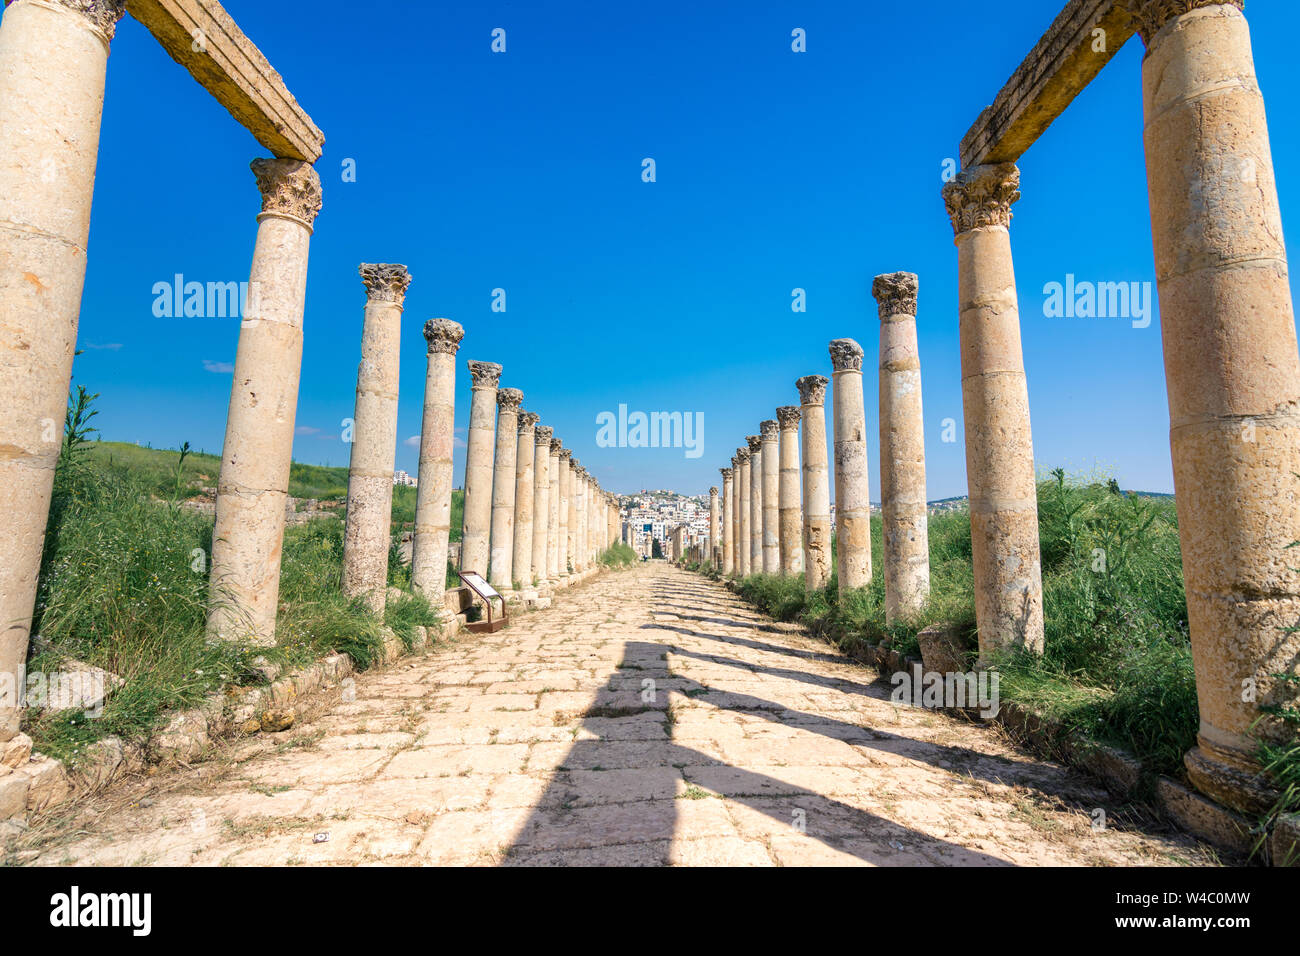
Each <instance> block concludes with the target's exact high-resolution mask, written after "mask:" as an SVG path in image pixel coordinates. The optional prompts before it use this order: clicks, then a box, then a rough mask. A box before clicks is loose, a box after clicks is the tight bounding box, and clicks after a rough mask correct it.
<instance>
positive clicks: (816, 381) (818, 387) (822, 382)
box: [794, 375, 830, 405]
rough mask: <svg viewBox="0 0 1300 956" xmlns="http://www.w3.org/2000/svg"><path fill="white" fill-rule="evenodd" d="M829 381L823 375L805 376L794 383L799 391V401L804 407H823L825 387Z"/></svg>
mask: <svg viewBox="0 0 1300 956" xmlns="http://www.w3.org/2000/svg"><path fill="white" fill-rule="evenodd" d="M829 383H830V379H829V378H827V377H826V376H825V375H805V376H804V377H803V378H801V379H799V380H798V381H797V382H795V383H794V387H795V388H797V389H799V401H801V402H803V404H805V405H825V404H826V386H827V385H828V384H829Z"/></svg>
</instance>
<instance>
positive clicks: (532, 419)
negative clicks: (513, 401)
mask: <svg viewBox="0 0 1300 956" xmlns="http://www.w3.org/2000/svg"><path fill="white" fill-rule="evenodd" d="M541 420H542V416H541V415H538V414H537V413H536V412H520V413H519V430H520V431H521V432H522V431H527V430H528V429H530V428H536V427H537V423H538V422H540V421H541Z"/></svg>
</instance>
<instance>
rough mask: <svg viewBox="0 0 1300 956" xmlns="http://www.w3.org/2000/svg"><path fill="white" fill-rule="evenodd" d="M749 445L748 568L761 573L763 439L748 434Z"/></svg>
mask: <svg viewBox="0 0 1300 956" xmlns="http://www.w3.org/2000/svg"><path fill="white" fill-rule="evenodd" d="M745 441H746V442H747V443H748V445H749V569H750V572H751V573H753V574H762V573H763V570H764V568H763V465H764V462H763V439H762V437H760V436H759V435H748V436H746V437H745Z"/></svg>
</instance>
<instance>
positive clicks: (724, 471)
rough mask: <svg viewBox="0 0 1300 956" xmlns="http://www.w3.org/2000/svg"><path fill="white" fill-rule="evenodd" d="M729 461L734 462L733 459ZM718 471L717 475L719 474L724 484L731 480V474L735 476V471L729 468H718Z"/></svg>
mask: <svg viewBox="0 0 1300 956" xmlns="http://www.w3.org/2000/svg"><path fill="white" fill-rule="evenodd" d="M731 460H732V461H735V460H736V459H734V458H733V459H731ZM718 471H719V473H721V475H722V480H723V481H724V482H727V481H730V480H731V476H732V475H733V474H735V471H734V470H733V469H731V468H719V469H718Z"/></svg>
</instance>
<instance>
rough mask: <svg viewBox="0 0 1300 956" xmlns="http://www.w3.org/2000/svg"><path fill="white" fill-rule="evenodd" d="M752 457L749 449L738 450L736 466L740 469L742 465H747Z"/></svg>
mask: <svg viewBox="0 0 1300 956" xmlns="http://www.w3.org/2000/svg"><path fill="white" fill-rule="evenodd" d="M750 457H751V455H750V453H749V449H748V448H738V449H737V450H736V466H737V467H739V466H740V465H743V464H745V463H746V462H747V461H749V459H750Z"/></svg>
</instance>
